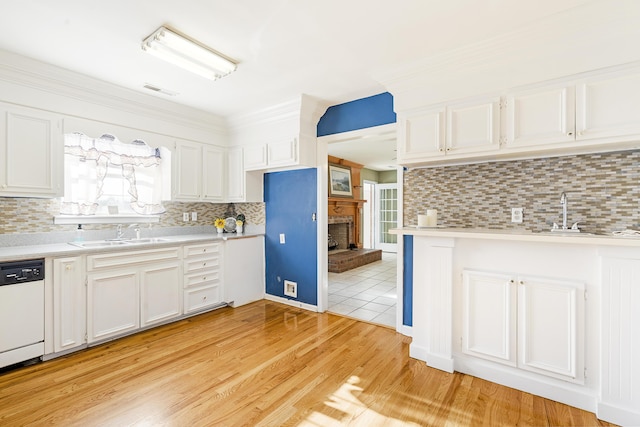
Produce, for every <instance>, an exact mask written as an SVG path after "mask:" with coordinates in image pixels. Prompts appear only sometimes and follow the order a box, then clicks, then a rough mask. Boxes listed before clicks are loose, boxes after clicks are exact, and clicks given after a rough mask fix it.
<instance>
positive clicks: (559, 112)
mask: <svg viewBox="0 0 640 427" xmlns="http://www.w3.org/2000/svg"><path fill="white" fill-rule="evenodd" d="M574 97H575V90H574V87H573V86H572V85H563V86H553V87H548V88H541V89H535V90H531V91H526V92H517V93H512V94H510V95H509V96H507V139H506V143H505V146H506V147H510V148H514V147H526V146H535V145H544V144H557V143H562V142H573V141H574V140H575V136H574V133H575V132H574V130H575V98H574Z"/></svg>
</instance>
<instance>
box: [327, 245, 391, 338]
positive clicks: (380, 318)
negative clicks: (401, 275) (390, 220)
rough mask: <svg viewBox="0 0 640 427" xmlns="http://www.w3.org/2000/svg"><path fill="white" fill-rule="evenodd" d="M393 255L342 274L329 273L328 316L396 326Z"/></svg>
mask: <svg viewBox="0 0 640 427" xmlns="http://www.w3.org/2000/svg"><path fill="white" fill-rule="evenodd" d="M396 258H397V257H396V254H394V253H390V252H383V253H382V260H380V261H376V262H373V263H371V264H367V265H364V266H362V267H358V268H354V269H353V270H349V271H345V272H344V273H329V280H328V281H329V309H328V311H329V312H330V313H335V314H342V315H345V316H349V317H353V318H356V319H361V320H365V321H368V322H373V323H379V324H382V325H386V326H391V327H393V328H395V326H396V300H397V295H396Z"/></svg>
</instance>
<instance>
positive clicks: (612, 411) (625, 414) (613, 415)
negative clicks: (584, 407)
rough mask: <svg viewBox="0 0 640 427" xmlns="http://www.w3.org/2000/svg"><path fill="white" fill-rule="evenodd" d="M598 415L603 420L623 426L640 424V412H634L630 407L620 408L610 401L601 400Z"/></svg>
mask: <svg viewBox="0 0 640 427" xmlns="http://www.w3.org/2000/svg"><path fill="white" fill-rule="evenodd" d="M636 409H637V408H636ZM596 415H597V416H598V418H599V419H601V420H603V421H607V422H610V423H614V424H618V425H621V426H640V412H638V411H635V412H632V411H631V410H629V408H620V407H619V406H616V405H612V404H610V403H606V402H599V403H598V412H596Z"/></svg>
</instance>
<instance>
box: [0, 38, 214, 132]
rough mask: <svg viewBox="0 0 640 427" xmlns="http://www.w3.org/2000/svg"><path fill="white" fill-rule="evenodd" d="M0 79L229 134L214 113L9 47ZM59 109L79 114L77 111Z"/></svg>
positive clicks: (1, 57) (0, 60)
mask: <svg viewBox="0 0 640 427" xmlns="http://www.w3.org/2000/svg"><path fill="white" fill-rule="evenodd" d="M0 81H4V82H7V83H10V84H14V85H19V86H22V87H25V88H30V89H34V90H36V91H39V92H44V93H48V94H53V95H57V96H61V97H64V98H67V99H71V100H76V101H81V102H85V103H89V104H93V105H97V106H99V107H107V108H110V109H113V110H116V111H118V112H126V113H130V114H133V115H136V116H143V117H146V118H150V119H154V120H158V121H162V122H170V123H174V124H177V125H180V126H185V127H189V128H192V129H198V130H201V131H205V132H214V133H218V134H225V133H226V122H225V120H224V119H223V118H221V117H219V116H216V115H214V114H211V113H208V112H206V111H202V110H198V109H195V108H191V107H187V106H184V105H181V104H178V103H175V102H171V101H167V100H164V99H161V98H158V97H154V96H151V95H146V94H143V93H139V92H136V91H134V90H132V89H128V88H125V87H122V86H118V85H114V84H111V83H108V82H105V81H102V80H98V79H94V78H92V77H89V76H86V75H84V74H80V73H77V72H74V71H70V70H67V69H63V68H60V67H57V66H55V65H51V64H48V63H45V62H41V61H37V60H35V59H32V58H28V57H25V56H22V55H18V54H16V53H13V52H9V51H6V50H0ZM56 112H58V113H62V114H69V115H73V116H78V112H77V111H56ZM80 117H82V116H81V115H80ZM87 118H89V117H87Z"/></svg>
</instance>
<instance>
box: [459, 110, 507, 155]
mask: <svg viewBox="0 0 640 427" xmlns="http://www.w3.org/2000/svg"><path fill="white" fill-rule="evenodd" d="M499 144H500V98H494V99H491V100H489V101H488V102H484V103H477V102H474V103H471V104H462V105H452V106H449V107H447V144H446V151H447V154H449V153H467V152H476V151H484V150H496V149H498V148H499V146H500V145H499Z"/></svg>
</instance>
